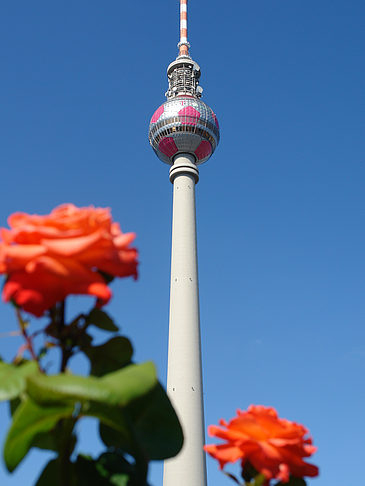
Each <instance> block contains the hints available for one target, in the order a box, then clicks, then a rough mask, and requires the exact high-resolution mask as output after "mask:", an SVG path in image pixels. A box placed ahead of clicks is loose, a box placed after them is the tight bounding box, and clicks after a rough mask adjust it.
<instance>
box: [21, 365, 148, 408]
mask: <svg viewBox="0 0 365 486" xmlns="http://www.w3.org/2000/svg"><path fill="white" fill-rule="evenodd" d="M156 382H157V378H156V369H155V366H154V364H153V363H152V362H147V363H143V364H139V365H129V366H126V367H125V368H123V369H121V370H118V371H114V372H113V373H109V374H107V375H104V376H103V377H102V378H96V377H92V376H90V377H84V376H74V375H66V374H61V375H53V376H45V375H41V374H39V375H35V376H30V377H29V378H28V381H27V392H28V394H29V395H30V397H31V398H32V399H33V400H35V401H37V402H38V403H41V404H52V403H60V402H72V403H75V402H81V403H85V402H87V401H93V402H99V403H104V404H108V405H114V406H118V407H124V406H126V405H128V403H130V402H131V401H133V400H135V399H136V398H138V397H140V396H143V395H145V394H146V393H148V392H149V391H150V390H151V389H152V388H153V387H154V386H155V385H156Z"/></svg>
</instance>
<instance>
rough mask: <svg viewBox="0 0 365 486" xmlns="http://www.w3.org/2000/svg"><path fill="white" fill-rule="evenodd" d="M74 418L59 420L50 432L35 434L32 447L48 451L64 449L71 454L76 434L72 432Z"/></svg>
mask: <svg viewBox="0 0 365 486" xmlns="http://www.w3.org/2000/svg"><path fill="white" fill-rule="evenodd" d="M75 422H76V421H75V419H74V418H71V419H63V420H60V421H59V422H58V423H57V424H56V426H55V427H54V428H53V429H52V431H51V432H46V433H42V434H39V435H37V437H36V438H35V439H34V441H33V447H38V449H46V450H50V451H55V452H58V451H65V450H67V451H68V453H69V455H71V454H72V452H73V450H74V448H75V445H76V440H77V439H76V436H75V435H74V434H73V429H74V426H75Z"/></svg>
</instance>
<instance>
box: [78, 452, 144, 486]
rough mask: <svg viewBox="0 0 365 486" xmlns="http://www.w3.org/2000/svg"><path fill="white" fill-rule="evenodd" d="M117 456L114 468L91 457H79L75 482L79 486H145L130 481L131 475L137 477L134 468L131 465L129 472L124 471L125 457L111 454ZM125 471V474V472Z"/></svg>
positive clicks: (100, 459)
mask: <svg viewBox="0 0 365 486" xmlns="http://www.w3.org/2000/svg"><path fill="white" fill-rule="evenodd" d="M111 455H113V456H115V461H114V464H113V467H112V468H110V464H108V463H105V461H104V462H103V461H102V457H103V456H101V457H100V458H99V459H96V460H94V459H92V458H91V457H87V456H82V455H79V456H78V457H77V461H76V464H75V481H76V484H77V486H90V485H92V486H127V484H129V485H131V486H132V485H135V486H145V481H144V482H143V483H136V482H133V481H132V482H131V481H130V474H131V475H135V472H134V469H133V467H132V466H131V465H130V464H129V463H127V464H128V466H129V470H128V472H127V471H124V469H125V467H124V463H126V461H125V460H124V459H123V456H121V455H119V456H117V454H111ZM123 471H124V472H123Z"/></svg>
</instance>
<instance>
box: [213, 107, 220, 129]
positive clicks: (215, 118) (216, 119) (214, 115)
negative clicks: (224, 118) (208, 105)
mask: <svg viewBox="0 0 365 486" xmlns="http://www.w3.org/2000/svg"><path fill="white" fill-rule="evenodd" d="M212 115H213V118H214V121H215V124H216V125H217V128H218V130H219V123H218V118H217V115H216V114H215V113H214V111H212Z"/></svg>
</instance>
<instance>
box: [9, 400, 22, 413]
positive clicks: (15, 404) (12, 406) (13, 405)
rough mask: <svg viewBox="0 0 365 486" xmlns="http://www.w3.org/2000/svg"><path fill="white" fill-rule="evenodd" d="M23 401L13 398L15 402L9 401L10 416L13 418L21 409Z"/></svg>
mask: <svg viewBox="0 0 365 486" xmlns="http://www.w3.org/2000/svg"><path fill="white" fill-rule="evenodd" d="M21 403H22V402H21V399H20V398H19V397H16V398H13V400H9V408H10V414H11V416H13V415H14V413H15V410H16V409H17V408H18V407H19V405H20V404H21Z"/></svg>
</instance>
